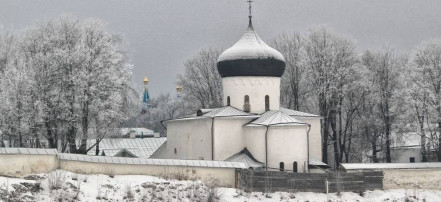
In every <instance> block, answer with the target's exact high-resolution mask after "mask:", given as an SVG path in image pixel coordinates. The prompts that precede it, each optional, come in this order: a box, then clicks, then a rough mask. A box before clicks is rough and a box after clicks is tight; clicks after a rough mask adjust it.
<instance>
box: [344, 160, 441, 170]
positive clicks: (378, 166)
mask: <svg viewBox="0 0 441 202" xmlns="http://www.w3.org/2000/svg"><path fill="white" fill-rule="evenodd" d="M340 165H341V167H342V168H344V169H345V170H382V169H430V168H441V162H430V163H342V164H340Z"/></svg>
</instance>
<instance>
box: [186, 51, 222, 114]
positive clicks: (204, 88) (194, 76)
mask: <svg viewBox="0 0 441 202" xmlns="http://www.w3.org/2000/svg"><path fill="white" fill-rule="evenodd" d="M221 52H222V51H221V50H220V49H212V48H208V49H202V50H201V51H200V52H199V53H197V54H196V55H195V56H194V57H192V58H190V59H188V60H187V61H186V62H185V64H184V66H185V72H184V74H182V75H178V83H179V84H180V85H182V87H183V92H182V93H183V98H184V99H185V100H186V101H187V103H189V104H190V103H191V104H192V105H188V107H189V108H191V109H197V108H216V107H220V106H222V80H221V77H220V75H219V73H218V71H217V66H216V62H217V58H218V57H219V55H220V54H221Z"/></svg>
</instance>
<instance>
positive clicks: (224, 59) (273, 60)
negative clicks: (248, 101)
mask: <svg viewBox="0 0 441 202" xmlns="http://www.w3.org/2000/svg"><path fill="white" fill-rule="evenodd" d="M217 70H218V72H219V74H220V76H221V77H230V76H273V77H281V76H282V75H283V72H284V71H285V59H284V58H283V55H282V54H281V53H280V52H279V51H277V50H276V49H274V48H271V47H270V46H268V45H267V44H266V43H265V42H264V41H263V40H262V39H260V37H259V36H258V35H257V33H256V32H255V31H254V29H253V26H252V24H251V20H250V24H249V25H248V30H247V31H246V32H245V34H244V35H243V36H242V38H241V39H240V40H239V41H238V42H236V44H234V45H233V46H232V47H230V48H229V49H227V50H226V51H224V52H223V53H222V54H221V55H220V56H219V58H218V60H217Z"/></svg>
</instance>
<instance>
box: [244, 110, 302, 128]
mask: <svg viewBox="0 0 441 202" xmlns="http://www.w3.org/2000/svg"><path fill="white" fill-rule="evenodd" d="M275 125H307V123H304V122H301V121H299V120H297V119H295V118H294V117H291V116H289V115H287V114H285V113H283V112H281V111H267V112H265V113H263V114H262V115H261V116H260V117H259V118H258V119H256V120H254V121H251V122H250V123H248V124H247V126H275Z"/></svg>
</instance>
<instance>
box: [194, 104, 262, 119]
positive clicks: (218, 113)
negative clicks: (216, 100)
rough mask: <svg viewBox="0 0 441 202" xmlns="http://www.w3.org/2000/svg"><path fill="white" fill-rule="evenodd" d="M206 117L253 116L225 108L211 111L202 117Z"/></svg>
mask: <svg viewBox="0 0 441 202" xmlns="http://www.w3.org/2000/svg"><path fill="white" fill-rule="evenodd" d="M202 116H207V117H229V116H255V114H250V113H247V112H244V111H241V110H238V109H236V108H234V107H231V106H225V107H221V108H217V109H213V110H211V111H210V112H208V113H206V114H204V115H202Z"/></svg>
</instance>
